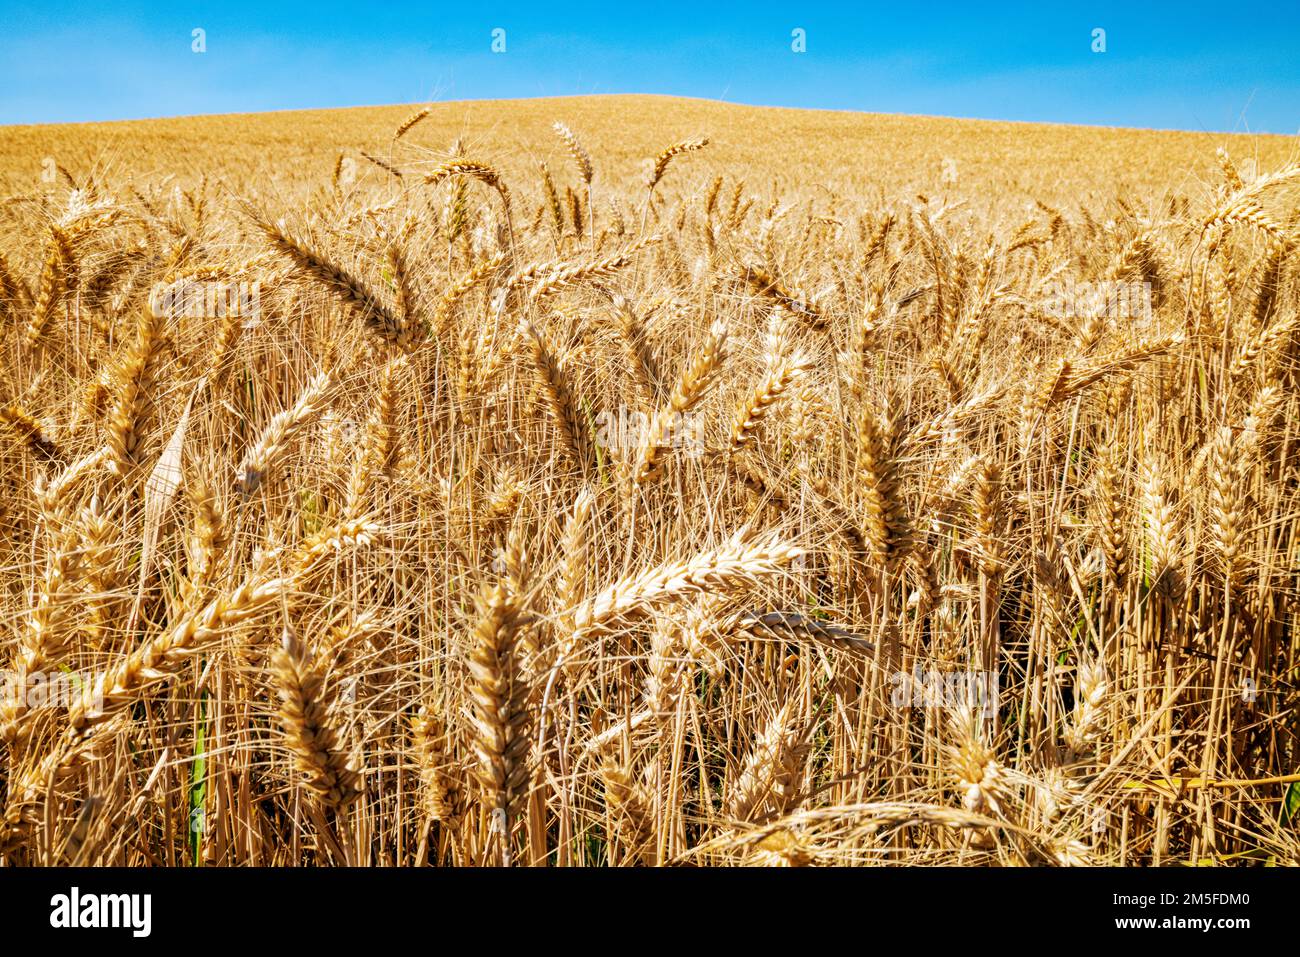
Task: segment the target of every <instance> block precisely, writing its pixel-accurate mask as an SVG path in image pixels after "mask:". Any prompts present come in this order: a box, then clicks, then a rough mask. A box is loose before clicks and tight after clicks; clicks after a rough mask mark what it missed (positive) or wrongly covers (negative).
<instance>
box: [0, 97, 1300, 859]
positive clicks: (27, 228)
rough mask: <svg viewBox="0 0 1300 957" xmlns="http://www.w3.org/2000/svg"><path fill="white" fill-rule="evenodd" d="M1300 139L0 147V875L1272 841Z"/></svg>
mask: <svg viewBox="0 0 1300 957" xmlns="http://www.w3.org/2000/svg"><path fill="white" fill-rule="evenodd" d="M1297 157H1300V150H1297V144H1296V141H1295V140H1293V139H1287V138H1283V137H1275V136H1231V135H1225V134H1193V133H1176V132H1154V131H1141V130H1119V129H1107V128H1100V127H1070V126H1052V125H1029V124H1013V123H1000V122H984V121H969V120H952V119H941V118H926V117H908V116H892V115H891V116H886V115H871V114H854V113H837V112H818V111H802V110H786V109H765V108H755V107H742V106H733V105H727V104H722V103H715V102H709V101H702V100H701V101H696V100H681V99H672V98H666V97H643V96H628V97H623V96H617V97H613V96H611V97H592V98H573V99H540V100H528V101H483V102H463V103H444V104H439V105H436V106H432V107H430V108H428V109H427V110H422V109H420V108H419V107H418V106H395V107H376V108H364V109H348V110H326V111H312V112H286V113H267V114H257V115H245V116H213V117H203V118H179V119H167V120H151V121H132V122H122V123H104V124H87V125H69V126H28V127H5V128H0V226H2V227H3V228H2V229H0V320H2V321H3V335H4V339H3V356H4V364H3V375H2V378H0V482H2V483H3V490H2V493H0V514H2V515H3V520H2V521H0V583H2V584H3V594H2V597H0V602H2V604H0V622H2V624H3V634H2V635H0V669H2V670H0V677H3V682H0V806H2V807H3V812H2V813H3V817H2V819H0V860H2V861H3V862H4V863H6V864H18V865H26V864H33V865H53V864H95V865H101V864H104V865H107V864H113V865H130V866H147V865H184V866H215V865H246V864H253V865H294V864H304V865H337V864H382V865H402V866H405V865H502V864H506V865H520V866H528V865H532V866H574V865H599V866H628V865H646V866H655V865H678V866H694V865H753V864H759V865H783V866H805V865H813V866H817V865H834V864H854V865H936V864H944V865H951V864H961V865H976V866H984V865H1026V864H1028V865H1148V864H1195V865H1216V864H1217V865H1241V864H1270V863H1271V864H1296V863H1300V831H1298V830H1297V827H1298V825H1297V822H1296V820H1295V818H1296V817H1297V816H1300V741H1298V740H1297V728H1298V724H1297V719H1296V709H1297V705H1298V704H1300V691H1298V689H1297V680H1298V679H1300V670H1298V669H1300V633H1298V632H1297V619H1298V616H1300V583H1298V580H1297V576H1298V574H1300V542H1298V541H1297V534H1298V533H1300V496H1298V495H1297V490H1298V488H1300V447H1298V445H1297V443H1298V442H1300V427H1298V426H1297V423H1298V422H1300V392H1298V391H1297V390H1298V386H1300V354H1298V352H1297V344H1298V340H1300V290H1298V289H1297V283H1296V266H1295V263H1296V244H1297V241H1300V164H1298V163H1297Z"/></svg>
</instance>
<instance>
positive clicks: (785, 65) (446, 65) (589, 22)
mask: <svg viewBox="0 0 1300 957" xmlns="http://www.w3.org/2000/svg"><path fill="white" fill-rule="evenodd" d="M984 6H985V5H984V4H976V3H970V4H955V3H954V4H947V3H935V2H932V3H928V4H919V5H915V6H913V5H911V4H905V3H902V2H897V3H889V4H876V3H855V4H842V5H840V4H835V5H832V4H818V3H799V2H782V3H774V2H756V3H748V4H715V3H710V2H708V0H696V2H693V3H679V2H673V0H656V2H653V3H646V2H626V0H623V2H612V3H611V2H610V0H604V2H601V3H574V4H560V5H547V6H543V5H541V4H538V3H531V4H499V3H485V2H476V0H470V2H469V3H461V4H456V3H454V2H447V0H440V2H435V0H425V2H422V3H418V4H407V3H402V2H395V0H352V2H334V0H315V2H302V0H289V2H279V3H277V2H271V0H262V2H249V0H223V2H221V3H192V2H184V0H181V2H173V3H146V2H140V0H123V2H117V3H114V2H111V0H110V2H108V3H103V2H94V3H57V2H46V3H34V2H30V0H28V2H22V3H19V2H14V0H0V24H2V25H3V29H0V123H36V122H66V121H77V120H106V119H125V118H135V117H147V116H174V115H185V114H194V113H228V112H243V111H255V110H276V109H294V108H302V107H327V106H360V105H368V104H380V103H415V102H425V101H430V100H433V101H438V100H460V99H481V98H496V97H532V96H559V95H572V94H588V93H666V94H675V95H683V96H699V97H707V98H710V99H720V100H728V101H733V102H738V103H753V104H763V105H773V106H800V107H819V108H828V109H852V110H865V111H870V112H889V113H927V114H937V115H943V116H973V117H985V118H992V119H1008V120H1037V121H1049V122H1064V123H1094V124H1104V125H1115V126H1142V127H1158V128H1170V129H1188V130H1229V131H1248V130H1249V131H1254V132H1273V133H1288V134H1294V133H1297V132H1298V131H1300V0H1285V2H1282V3H1277V4H1273V5H1271V6H1264V7H1251V8H1235V7H1231V6H1225V5H1224V4H1223V3H1221V2H1220V3H1216V4H1208V3H1201V2H1197V0H1190V2H1187V3H1181V4H1173V3H1171V4H1168V5H1167V6H1165V7H1164V8H1163V9H1162V8H1161V6H1162V5H1145V4H1141V3H1139V2H1136V0H1135V2H1131V3H1054V2H1052V0H1039V2H1036V3H1023V4H1021V3H1007V4H1000V5H998V7H997V9H995V10H987V9H981V8H982V7H984ZM1144 7H1147V8H1146V9H1143V8H1144ZM195 28H201V29H202V30H204V31H205V35H206V47H207V49H206V52H204V53H201V54H200V53H194V52H192V49H191V46H192V31H193V30H194V29H195ZM496 28H500V29H503V30H504V31H505V46H506V50H505V52H504V53H493V52H492V49H491V44H492V31H493V30H494V29H496ZM796 28H799V29H802V30H804V31H805V36H806V52H804V53H795V52H793V51H792V49H791V45H792V33H791V31H792V30H795V29H796ZM1096 28H1101V29H1103V30H1105V46H1106V49H1105V52H1104V53H1094V52H1093V50H1092V46H1093V43H1094V41H1093V30H1094V29H1096Z"/></svg>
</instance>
